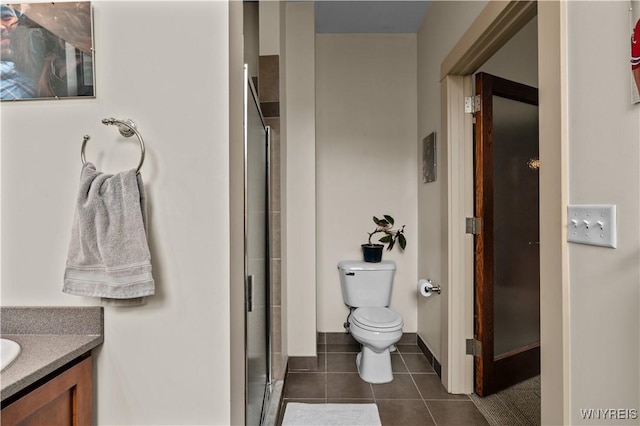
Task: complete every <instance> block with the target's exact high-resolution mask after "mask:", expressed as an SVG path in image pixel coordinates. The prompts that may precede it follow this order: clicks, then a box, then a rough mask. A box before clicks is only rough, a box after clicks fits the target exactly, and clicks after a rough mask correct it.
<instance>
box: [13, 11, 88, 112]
mask: <svg viewBox="0 0 640 426" xmlns="http://www.w3.org/2000/svg"><path fill="white" fill-rule="evenodd" d="M1 7H2V28H3V29H2V52H1V54H0V70H1V74H0V99H1V100H2V101H20V100H43V99H66V98H73V99H77V98H95V72H94V49H93V16H92V7H91V2H88V1H84V2H47V3H2V5H1Z"/></svg>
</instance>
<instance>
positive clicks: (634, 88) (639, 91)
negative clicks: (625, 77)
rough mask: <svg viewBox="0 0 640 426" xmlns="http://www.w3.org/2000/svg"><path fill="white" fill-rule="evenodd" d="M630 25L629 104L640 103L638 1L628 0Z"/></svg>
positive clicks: (639, 5) (639, 13) (639, 14)
mask: <svg viewBox="0 0 640 426" xmlns="http://www.w3.org/2000/svg"><path fill="white" fill-rule="evenodd" d="M629 3H630V5H629V23H630V25H631V102H632V103H633V104H638V103H640V0H630V2H629Z"/></svg>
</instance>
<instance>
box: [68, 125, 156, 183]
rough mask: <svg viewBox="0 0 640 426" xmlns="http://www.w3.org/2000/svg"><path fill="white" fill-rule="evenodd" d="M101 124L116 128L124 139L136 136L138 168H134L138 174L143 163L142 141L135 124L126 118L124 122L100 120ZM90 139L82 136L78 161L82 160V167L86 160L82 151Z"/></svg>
mask: <svg viewBox="0 0 640 426" xmlns="http://www.w3.org/2000/svg"><path fill="white" fill-rule="evenodd" d="M102 124H104V125H105V126H108V125H110V124H112V125H114V126H117V127H118V130H119V131H120V134H121V135H122V136H124V137H125V138H129V137H131V136H133V135H136V137H137V138H138V141H139V142H140V162H139V163H138V167H137V168H136V173H140V168H141V167H142V164H143V163H144V152H145V150H144V141H143V140H142V136H141V135H140V132H138V130H137V129H136V123H134V122H133V121H132V120H129V119H128V118H126V119H124V120H116V119H115V118H105V119H103V120H102ZM89 139H91V136H89V135H84V140H83V141H82V149H81V150H80V159H81V160H82V165H83V166H84V165H85V164H86V163H87V160H86V158H85V156H84V149H85V147H86V146H87V142H88V141H89Z"/></svg>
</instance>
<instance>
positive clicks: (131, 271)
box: [62, 163, 155, 299]
mask: <svg viewBox="0 0 640 426" xmlns="http://www.w3.org/2000/svg"><path fill="white" fill-rule="evenodd" d="M62 291H63V292H65V293H69V294H75V295H78V296H91V297H103V298H111V299H131V298H137V297H143V296H150V295H153V294H154V293H155V286H154V281H153V276H152V275H151V256H150V254H149V245H148V242H147V234H146V199H145V194H144V186H143V184H142V178H141V176H140V175H139V174H137V173H136V171H135V170H128V171H126V172H121V173H117V174H115V175H109V174H105V173H101V172H98V171H96V167H95V166H94V165H93V164H91V163H86V164H85V165H84V166H83V167H82V173H81V176H80V190H79V194H78V199H77V203H76V214H75V219H74V222H73V227H72V230H71V242H70V244H69V255H68V258H67V267H66V270H65V274H64V287H63V289H62Z"/></svg>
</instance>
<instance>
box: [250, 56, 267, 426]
mask: <svg viewBox="0 0 640 426" xmlns="http://www.w3.org/2000/svg"><path fill="white" fill-rule="evenodd" d="M244 78H245V90H244V181H245V194H244V203H245V204H244V247H245V261H244V267H245V353H246V359H245V371H246V383H245V389H246V391H245V398H246V404H245V406H246V413H245V416H246V417H245V423H246V424H247V425H260V424H262V421H263V419H264V415H265V410H266V408H265V407H267V406H268V403H269V397H270V395H271V357H270V354H271V348H270V343H271V342H270V340H269V327H270V325H269V306H270V303H269V293H270V292H269V288H270V285H269V276H270V274H269V258H270V257H269V209H268V203H269V127H268V126H265V123H264V118H263V116H262V113H261V111H260V103H259V101H258V97H257V94H256V90H255V88H254V86H253V83H252V82H251V79H250V78H249V76H248V71H247V66H246V65H245V69H244Z"/></svg>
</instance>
